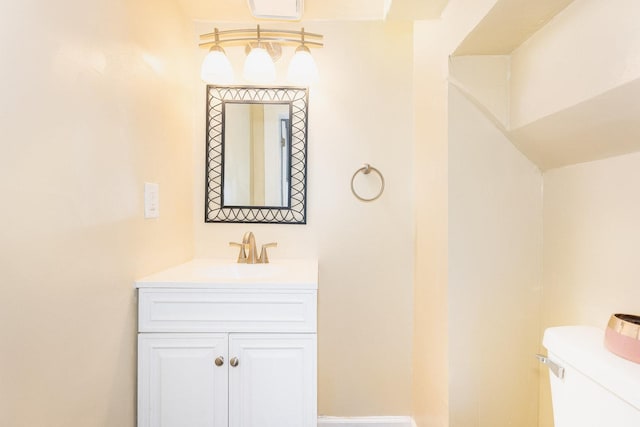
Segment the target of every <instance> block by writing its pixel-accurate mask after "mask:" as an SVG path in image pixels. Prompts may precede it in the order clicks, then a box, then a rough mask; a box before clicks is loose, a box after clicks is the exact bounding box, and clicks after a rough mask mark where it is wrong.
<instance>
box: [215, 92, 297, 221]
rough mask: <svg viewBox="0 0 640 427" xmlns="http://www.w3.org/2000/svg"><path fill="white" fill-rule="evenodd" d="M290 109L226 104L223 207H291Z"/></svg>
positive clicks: (257, 104) (252, 104)
mask: <svg viewBox="0 0 640 427" xmlns="http://www.w3.org/2000/svg"><path fill="white" fill-rule="evenodd" d="M289 109H290V105H289V104H259V103H255V102H251V103H246V104H245V103H243V104H240V103H235V102H227V103H225V105H224V159H223V162H224V177H223V182H224V188H223V194H222V200H223V206H225V207H229V206H272V207H278V208H282V207H285V206H289V156H290V150H289V135H290V112H289Z"/></svg>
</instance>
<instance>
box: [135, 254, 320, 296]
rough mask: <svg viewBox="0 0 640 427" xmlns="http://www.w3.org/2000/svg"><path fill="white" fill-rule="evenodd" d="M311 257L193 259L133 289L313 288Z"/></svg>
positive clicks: (314, 274)
mask: <svg viewBox="0 0 640 427" xmlns="http://www.w3.org/2000/svg"><path fill="white" fill-rule="evenodd" d="M317 283H318V262H317V260H315V259H284V260H275V261H272V262H270V263H269V264H238V263H236V262H234V261H231V260H220V259H204V258H203V259H194V260H192V261H189V262H187V263H184V264H181V265H178V266H176V267H172V268H169V269H167V270H164V271H160V272H158V273H155V274H152V275H150V276H147V277H144V278H142V279H139V280H137V281H136V287H137V288H151V287H153V288H159V287H160V288H165V287H166V288H229V287H245V288H247V287H248V288H255V287H269V286H271V287H273V286H276V285H277V287H278V289H290V288H296V289H317Z"/></svg>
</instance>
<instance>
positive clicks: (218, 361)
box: [216, 356, 224, 366]
mask: <svg viewBox="0 0 640 427" xmlns="http://www.w3.org/2000/svg"><path fill="white" fill-rule="evenodd" d="M222 365H224V357H222V356H219V357H216V366H222Z"/></svg>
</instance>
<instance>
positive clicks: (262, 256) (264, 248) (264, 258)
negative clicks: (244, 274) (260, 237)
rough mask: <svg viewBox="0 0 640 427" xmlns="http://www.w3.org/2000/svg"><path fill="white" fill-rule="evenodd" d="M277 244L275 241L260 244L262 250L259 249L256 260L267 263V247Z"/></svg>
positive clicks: (273, 246)
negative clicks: (258, 255)
mask: <svg viewBox="0 0 640 427" xmlns="http://www.w3.org/2000/svg"><path fill="white" fill-rule="evenodd" d="M276 246H278V244H277V243H276V242H272V243H265V244H264V245H262V250H261V251H260V258H258V262H259V263H261V264H269V255H268V254H267V248H275V247H276Z"/></svg>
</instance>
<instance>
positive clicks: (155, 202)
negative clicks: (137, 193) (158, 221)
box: [144, 182, 160, 218]
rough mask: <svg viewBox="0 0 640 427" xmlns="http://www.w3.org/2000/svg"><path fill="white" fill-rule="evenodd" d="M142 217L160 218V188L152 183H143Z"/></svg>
mask: <svg viewBox="0 0 640 427" xmlns="http://www.w3.org/2000/svg"><path fill="white" fill-rule="evenodd" d="M144 217H145V218H159V217H160V186H159V185H158V184H156V183H153V182H145V183H144Z"/></svg>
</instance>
